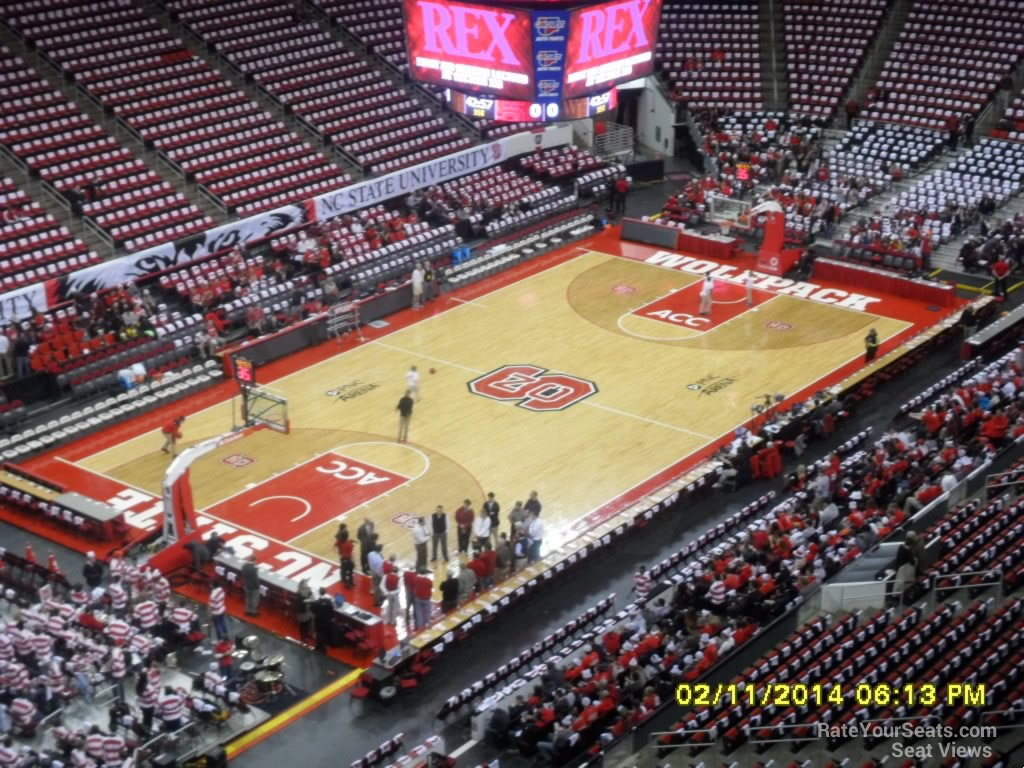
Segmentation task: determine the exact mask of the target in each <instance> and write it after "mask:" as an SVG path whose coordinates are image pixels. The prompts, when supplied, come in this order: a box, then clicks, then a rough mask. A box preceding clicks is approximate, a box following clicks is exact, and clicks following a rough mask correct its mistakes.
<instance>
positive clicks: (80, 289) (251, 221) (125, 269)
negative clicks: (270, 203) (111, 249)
mask: <svg viewBox="0 0 1024 768" xmlns="http://www.w3.org/2000/svg"><path fill="white" fill-rule="evenodd" d="M308 210H309V209H308V206H305V205H288V206H285V207H283V208H276V209H274V210H272V211H267V212H266V213H261V214H259V215H258V216H250V217H249V218H247V219H241V220H239V221H235V222H232V223H231V224H225V225H224V226H222V227H217V228H216V229H209V230H207V231H206V232H200V233H199V234H197V235H193V236H192V237H186V238H182V239H181V240H175V241H174V242H171V243H164V244H163V245H158V246H156V247H155V248H149V249H147V250H145V251H141V252H139V253H134V254H132V255H131V256H123V257H121V258H119V259H111V260H110V261H105V262H103V263H102V264H96V265H95V266H92V267H86V268H85V269H81V270H79V271H78V272H73V273H72V274H70V275H65V276H64V277H62V278H60V281H59V290H58V297H57V298H58V301H63V300H66V299H67V298H69V297H70V296H71V294H73V293H85V294H89V293H93V292H94V291H102V290H103V289H105V288H113V287H114V286H116V285H120V284H121V283H126V282H128V281H130V280H138V279H140V278H143V277H146V276H147V275H151V274H153V273H155V272H161V271H163V270H165V269H171V268H172V267H178V266H183V265H185V264H188V263H189V262H191V261H195V260H196V259H201V258H203V257H204V256H209V255H211V254H214V253H217V252H219V251H224V250H227V249H228V248H233V247H234V246H236V245H244V244H245V243H249V242H257V241H259V240H265V239H266V238H268V237H272V236H274V235H275V234H277V233H278V232H285V231H287V230H291V229H295V228H296V227H299V226H302V225H303V224H305V223H306V222H307V221H308V219H309V217H308V216H307V211H308Z"/></svg>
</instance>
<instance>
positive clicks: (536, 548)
mask: <svg viewBox="0 0 1024 768" xmlns="http://www.w3.org/2000/svg"><path fill="white" fill-rule="evenodd" d="M526 538H527V541H528V542H529V549H528V550H527V556H526V558H527V561H528V562H531V563H535V562H537V561H538V560H540V549H541V545H542V544H543V543H544V523H542V522H541V521H540V513H539V512H538V513H536V514H534V513H532V512H531V513H530V516H529V517H527V518H526Z"/></svg>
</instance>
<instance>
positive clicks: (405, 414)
mask: <svg viewBox="0 0 1024 768" xmlns="http://www.w3.org/2000/svg"><path fill="white" fill-rule="evenodd" d="M412 406H413V399H412V393H411V392H410V391H409V390H406V391H405V394H404V395H402V399H401V400H399V401H398V407H397V408H396V410H397V411H398V442H400V443H407V442H409V420H410V419H412Z"/></svg>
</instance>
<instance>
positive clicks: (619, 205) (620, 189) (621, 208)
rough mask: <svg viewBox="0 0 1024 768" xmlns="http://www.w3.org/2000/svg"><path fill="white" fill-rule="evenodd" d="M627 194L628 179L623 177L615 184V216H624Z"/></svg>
mask: <svg viewBox="0 0 1024 768" xmlns="http://www.w3.org/2000/svg"><path fill="white" fill-rule="evenodd" d="M628 194H629V179H627V178H625V177H623V178H621V179H619V180H618V181H616V182H615V214H616V215H617V216H624V215H625V213H626V196H627V195H628Z"/></svg>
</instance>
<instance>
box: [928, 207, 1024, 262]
mask: <svg viewBox="0 0 1024 768" xmlns="http://www.w3.org/2000/svg"><path fill="white" fill-rule="evenodd" d="M1021 211H1024V195H1022V196H1018V197H1014V198H1011V200H1010V202H1008V203H1007V204H1006V205H1004V206H1003V207H1002V208H999V209H997V210H996V212H995V213H994V214H993V215H992V216H990V217H989V219H988V225H989V228H994V227H995V226H996V224H997V223H998V222H1001V221H1004V220H1006V219H1012V218H1013V217H1014V216H1016V215H1017V214H1018V213H1020V212H1021ZM976 234H978V227H977V226H973V227H971V228H970V229H969V230H968V231H966V232H964V233H963V234H961V235H960V236H959V237H957V238H954V239H953V240H950V241H949V242H948V243H945V244H944V245H942V246H941V247H939V248H937V249H936V250H935V251H934V252H933V253H932V266H933V267H934V268H936V269H938V268H939V267H941V268H942V269H944V270H946V271H947V272H955V273H957V274H960V275H966V274H971V273H969V272H965V271H964V269H963V267H962V266H960V265H959V264H957V263H956V257H957V256H958V255H959V254H960V248H961V247H962V246H963V244H964V241H965V240H966V239H967V238H968V237H969V236H971V235H976ZM974 274H978V273H977V272H975V273H974Z"/></svg>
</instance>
